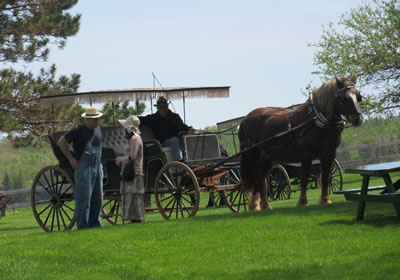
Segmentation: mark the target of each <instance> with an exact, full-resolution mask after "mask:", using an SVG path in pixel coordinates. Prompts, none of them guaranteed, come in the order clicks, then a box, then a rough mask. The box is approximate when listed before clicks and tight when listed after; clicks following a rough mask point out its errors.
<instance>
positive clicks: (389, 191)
mask: <svg viewBox="0 0 400 280" xmlns="http://www.w3.org/2000/svg"><path fill="white" fill-rule="evenodd" d="M344 171H345V173H352V174H360V175H361V176H362V177H363V180H362V185H361V188H354V189H347V190H337V191H335V192H334V193H335V194H344V196H345V198H346V200H348V201H358V202H359V203H358V211H357V220H362V219H363V218H364V210H365V206H366V203H367V202H379V203H392V204H393V206H394V208H395V210H396V213H397V216H398V217H400V193H399V192H397V189H398V186H395V185H394V184H393V182H392V179H391V178H390V174H392V173H394V172H398V171H400V162H399V161H396V162H386V163H377V164H368V165H363V166H359V167H356V168H348V169H345V170H344ZM371 177H381V178H383V180H384V182H385V185H383V186H369V181H370V178H371ZM377 190H381V192H380V193H376V192H375V193H368V192H370V191H377Z"/></svg>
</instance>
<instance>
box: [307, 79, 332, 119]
mask: <svg viewBox="0 0 400 280" xmlns="http://www.w3.org/2000/svg"><path fill="white" fill-rule="evenodd" d="M337 89H338V88H337V85H336V80H335V79H333V80H331V81H328V82H325V83H324V84H322V86H320V87H319V88H316V89H314V90H313V92H312V94H313V102H314V103H315V102H316V103H317V104H318V106H319V108H320V109H321V111H322V112H323V113H324V114H325V117H327V118H328V120H330V119H331V118H332V115H333V113H334V109H335V102H334V101H335V93H336V91H337Z"/></svg>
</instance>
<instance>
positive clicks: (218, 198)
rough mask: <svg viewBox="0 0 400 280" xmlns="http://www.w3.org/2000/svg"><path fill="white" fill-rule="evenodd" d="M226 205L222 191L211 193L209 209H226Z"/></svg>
mask: <svg viewBox="0 0 400 280" xmlns="http://www.w3.org/2000/svg"><path fill="white" fill-rule="evenodd" d="M225 205H226V203H225V199H224V194H223V192H222V191H219V192H210V195H209V198H208V204H207V207H216V208H219V207H224V206H225Z"/></svg>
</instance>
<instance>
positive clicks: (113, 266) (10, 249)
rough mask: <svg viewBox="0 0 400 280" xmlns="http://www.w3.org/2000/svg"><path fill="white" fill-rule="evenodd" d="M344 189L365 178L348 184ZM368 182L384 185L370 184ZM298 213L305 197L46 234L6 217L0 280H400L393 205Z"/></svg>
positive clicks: (27, 215)
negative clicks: (361, 216) (359, 215)
mask: <svg viewBox="0 0 400 280" xmlns="http://www.w3.org/2000/svg"><path fill="white" fill-rule="evenodd" d="M345 182H347V183H346V184H345V188H351V187H359V186H360V185H361V177H360V176H356V175H346V176H345ZM372 184H382V183H381V182H378V181H373V182H372ZM319 194H320V190H319V189H317V190H310V191H308V198H309V201H310V204H311V205H310V206H309V207H304V208H296V207H295V205H296V202H297V198H298V195H299V192H296V193H294V194H293V197H292V198H291V199H290V200H286V201H274V202H272V203H271V205H272V207H273V210H271V211H261V212H251V213H250V212H246V213H232V212H231V211H230V210H229V209H228V208H213V209H200V210H199V211H198V212H197V214H196V216H195V217H194V218H190V219H184V220H173V221H165V220H163V219H162V218H161V216H160V214H159V213H157V212H154V213H148V214H146V222H145V223H143V224H130V225H124V226H111V225H109V224H107V222H106V221H105V220H104V221H103V225H104V226H103V227H102V228H100V229H91V230H82V231H77V230H76V228H75V227H74V229H73V230H71V231H68V232H54V233H45V232H43V231H42V229H41V228H40V227H39V226H38V225H37V223H36V221H35V219H34V217H33V214H32V211H31V209H30V208H26V209H16V210H15V212H14V213H13V211H12V210H8V211H7V214H6V217H3V218H1V219H0V279H57V280H60V279H74V280H77V279H335V280H336V279H399V271H400V262H399V259H400V227H399V225H400V219H399V218H398V217H397V216H396V213H395V210H394V208H393V206H392V205H390V204H376V203H368V204H367V206H366V210H365V220H364V221H361V222H358V221H356V220H355V217H356V212H357V203H355V202H347V201H345V200H344V198H343V196H342V195H332V196H331V198H332V201H333V204H332V205H328V206H319V205H318V203H317V202H318V197H319Z"/></svg>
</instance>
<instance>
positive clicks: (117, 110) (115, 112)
mask: <svg viewBox="0 0 400 280" xmlns="http://www.w3.org/2000/svg"><path fill="white" fill-rule="evenodd" d="M145 107H146V106H145V104H144V103H141V102H139V101H136V102H135V107H131V106H129V102H128V101H124V102H122V103H115V104H113V103H106V104H104V107H103V114H104V116H103V118H102V121H101V123H102V126H114V125H116V124H119V123H118V120H121V119H126V118H127V117H129V116H130V115H140V114H142V113H143V112H144V110H145Z"/></svg>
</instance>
